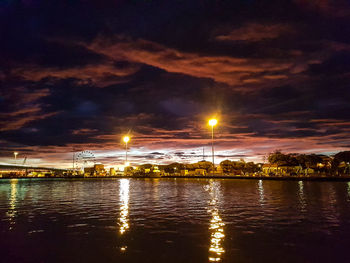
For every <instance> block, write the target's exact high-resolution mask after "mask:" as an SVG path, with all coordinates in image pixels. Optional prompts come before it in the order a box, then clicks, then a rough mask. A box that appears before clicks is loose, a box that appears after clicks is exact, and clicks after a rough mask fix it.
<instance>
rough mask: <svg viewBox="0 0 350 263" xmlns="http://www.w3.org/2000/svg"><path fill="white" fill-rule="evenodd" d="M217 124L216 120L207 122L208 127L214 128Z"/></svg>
mask: <svg viewBox="0 0 350 263" xmlns="http://www.w3.org/2000/svg"><path fill="white" fill-rule="evenodd" d="M217 123H218V121H217V119H210V120H209V125H210V126H215V125H216V124H217Z"/></svg>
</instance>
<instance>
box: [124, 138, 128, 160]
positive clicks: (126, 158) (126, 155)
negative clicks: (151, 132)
mask: <svg viewBox="0 0 350 263" xmlns="http://www.w3.org/2000/svg"><path fill="white" fill-rule="evenodd" d="M125 163H128V142H125Z"/></svg>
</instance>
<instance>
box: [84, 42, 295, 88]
mask: <svg viewBox="0 0 350 263" xmlns="http://www.w3.org/2000/svg"><path fill="white" fill-rule="evenodd" d="M88 48H89V49H91V50H93V51H94V52H97V53H100V54H103V55H105V56H107V57H109V58H110V59H113V60H127V61H131V62H134V63H141V64H146V65H150V66H154V67H157V68H161V69H163V70H166V71H168V72H173V73H182V74H186V75H191V76H194V77H199V78H210V79H213V80H215V81H218V82H223V83H227V84H230V85H240V84H244V83H246V82H265V83H266V82H267V81H273V80H276V79H281V78H285V73H286V72H288V71H289V70H290V69H291V68H292V67H293V66H294V63H295V61H293V59H290V60H289V61H288V59H284V60H283V61H281V60H277V59H255V58H236V57H229V56H208V55H201V54H196V53H188V52H182V51H179V50H176V49H172V48H167V47H165V46H162V45H160V44H157V43H154V42H151V41H147V40H142V39H138V40H135V41H132V40H130V39H126V38H121V37H118V38H116V39H115V40H113V41H111V40H110V41H108V40H106V39H102V38H100V39H97V40H96V41H95V42H93V43H92V44H91V45H89V46H88ZM265 75H267V76H266V77H264V76H265Z"/></svg>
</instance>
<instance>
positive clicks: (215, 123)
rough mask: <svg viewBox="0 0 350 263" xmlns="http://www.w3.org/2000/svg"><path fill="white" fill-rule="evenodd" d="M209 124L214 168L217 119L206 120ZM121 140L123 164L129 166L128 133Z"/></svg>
mask: <svg viewBox="0 0 350 263" xmlns="http://www.w3.org/2000/svg"><path fill="white" fill-rule="evenodd" d="M208 124H209V126H211V152H212V163H213V170H214V169H215V164H214V126H216V125H217V124H218V120H217V119H215V118H213V119H210V120H209V122H208ZM123 141H124V143H125V166H129V165H130V163H129V162H128V142H129V141H130V137H129V136H128V135H126V136H124V137H123Z"/></svg>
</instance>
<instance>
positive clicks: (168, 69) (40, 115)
mask: <svg viewBox="0 0 350 263" xmlns="http://www.w3.org/2000/svg"><path fill="white" fill-rule="evenodd" d="M349 22H350V2H349V1H347V0H339V1H331V0H318V1H317V0H294V1H283V0H266V1H263V0H261V1H258V0H240V1H233V0H198V1H196V0H192V1H188V0H174V1H171V0H168V1H152V0H132V1H126V0H124V1H122V0H106V1H101V0H95V1H88V0H80V1H79V0H75V1H74V0H70V1H68V0H50V1H47V0H22V1H20V0H16V1H15V0H4V1H1V2H0V39H1V41H0V162H13V161H14V158H13V152H14V151H17V152H19V155H18V159H20V160H23V158H24V157H25V156H27V158H28V161H27V162H28V164H39V163H40V164H45V165H56V166H57V165H62V166H69V165H71V159H72V152H73V151H81V150H91V151H92V152H93V153H94V155H95V158H96V160H97V161H99V162H103V163H105V164H109V165H114V164H117V163H121V162H122V160H123V158H124V150H123V143H122V141H121V137H122V135H124V134H129V135H130V136H131V137H132V138H131V142H130V159H131V161H132V162H133V163H145V162H156V163H169V162H172V161H183V162H195V161H199V160H201V159H202V152H203V147H204V150H205V155H207V157H206V158H207V160H209V159H210V158H209V156H210V128H209V127H208V125H207V121H208V118H209V117H211V116H215V117H216V118H218V120H219V123H218V126H217V127H216V129H215V137H216V139H215V147H216V148H215V149H216V154H217V161H221V160H223V159H232V160H236V159H239V158H245V159H246V160H262V158H263V156H264V155H266V154H267V153H269V152H271V151H273V150H275V149H281V150H282V151H284V152H303V153H309V152H314V153H328V154H330V153H334V152H337V151H341V150H348V149H349V147H350V136H349V135H350V89H349V88H350V87H349V86H350V82H349V80H350V26H349Z"/></svg>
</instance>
